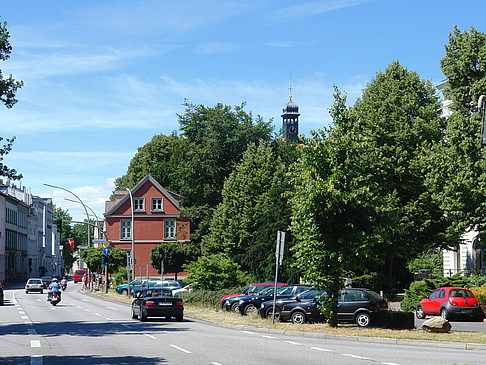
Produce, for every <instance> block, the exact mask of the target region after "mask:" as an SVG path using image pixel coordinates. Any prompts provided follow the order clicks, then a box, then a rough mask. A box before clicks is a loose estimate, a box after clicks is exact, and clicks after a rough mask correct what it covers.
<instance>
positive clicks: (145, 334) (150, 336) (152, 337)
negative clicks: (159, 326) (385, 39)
mask: <svg viewBox="0 0 486 365" xmlns="http://www.w3.org/2000/svg"><path fill="white" fill-rule="evenodd" d="M144 336H147V337H149V338H151V339H153V340H155V337H154V336H152V335H149V334H148V333H144Z"/></svg>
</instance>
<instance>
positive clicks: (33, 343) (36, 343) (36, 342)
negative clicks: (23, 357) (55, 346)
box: [30, 340, 41, 347]
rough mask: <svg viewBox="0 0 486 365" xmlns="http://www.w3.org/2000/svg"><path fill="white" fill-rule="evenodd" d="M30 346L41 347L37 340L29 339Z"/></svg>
mask: <svg viewBox="0 0 486 365" xmlns="http://www.w3.org/2000/svg"><path fill="white" fill-rule="evenodd" d="M30 347H41V343H40V341H39V340H30Z"/></svg>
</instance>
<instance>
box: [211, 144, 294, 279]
mask: <svg viewBox="0 0 486 365" xmlns="http://www.w3.org/2000/svg"><path fill="white" fill-rule="evenodd" d="M291 148H293V149H295V148H299V147H296V146H291ZM282 150H283V148H282ZM286 171H287V167H286V165H285V164H284V163H283V162H282V160H281V159H280V158H279V157H278V156H277V154H276V152H275V151H274V149H273V148H272V146H271V145H269V144H264V143H262V144H260V145H258V146H257V145H256V144H254V143H253V144H250V145H249V146H248V149H247V150H246V151H245V153H244V154H243V159H242V161H241V162H240V163H239V164H238V165H237V166H236V167H235V169H234V171H233V172H232V173H231V174H230V176H229V177H228V178H227V179H226V181H225V183H224V187H223V192H222V197H223V201H222V202H221V203H220V205H219V206H218V207H217V209H216V210H215V213H214V215H213V219H212V222H211V231H210V234H209V235H208V236H206V237H205V238H204V239H203V242H202V251H203V253H205V254H208V253H218V252H224V253H226V254H227V255H228V256H229V257H231V258H232V259H233V260H234V261H235V262H237V263H238V264H240V265H241V267H242V268H243V269H244V270H246V271H248V272H249V273H250V274H251V275H252V278H253V280H257V281H262V280H270V279H273V277H274V270H275V240H276V237H277V231H279V230H281V231H287V227H288V226H289V223H290V209H289V207H288V202H287V198H286V196H285V195H284V193H285V192H286V191H288V190H289V189H290V184H289V182H288V179H287V178H286V176H285V173H286ZM291 240H292V236H291V235H290V234H287V252H288V247H289V246H290V244H289V242H291ZM285 257H286V258H288V255H285ZM289 261H290V260H286V263H288V262H289ZM284 267H285V268H286V269H287V270H286V271H285V272H284V275H281V278H280V279H281V280H285V281H287V280H289V276H290V272H291V270H289V268H288V265H287V264H286V265H284ZM294 272H295V271H294ZM295 276H297V277H295ZM292 279H293V280H297V279H298V275H294V277H293V278H292Z"/></svg>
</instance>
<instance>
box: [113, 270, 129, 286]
mask: <svg viewBox="0 0 486 365" xmlns="http://www.w3.org/2000/svg"><path fill="white" fill-rule="evenodd" d="M126 277H127V268H126V267H122V268H120V269H119V270H118V271H117V272H116V273H115V274H114V275H113V285H114V286H117V285H120V284H122V283H123V281H124V280H125V278H126Z"/></svg>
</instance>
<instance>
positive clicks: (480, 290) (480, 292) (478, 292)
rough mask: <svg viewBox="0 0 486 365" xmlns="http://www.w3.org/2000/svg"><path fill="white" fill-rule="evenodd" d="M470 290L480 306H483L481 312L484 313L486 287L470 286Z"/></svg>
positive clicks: (485, 309)
mask: <svg viewBox="0 0 486 365" xmlns="http://www.w3.org/2000/svg"><path fill="white" fill-rule="evenodd" d="M471 291H472V292H473V294H474V295H475V296H476V298H478V301H479V304H480V305H481V308H483V312H484V313H486V287H484V286H481V287H476V288H471Z"/></svg>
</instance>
